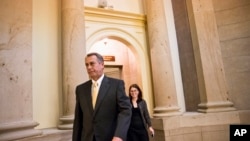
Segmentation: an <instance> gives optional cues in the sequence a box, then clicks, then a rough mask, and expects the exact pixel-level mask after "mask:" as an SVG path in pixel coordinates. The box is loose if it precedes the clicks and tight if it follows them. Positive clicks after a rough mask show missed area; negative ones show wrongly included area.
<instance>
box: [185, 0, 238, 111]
mask: <svg viewBox="0 0 250 141" xmlns="http://www.w3.org/2000/svg"><path fill="white" fill-rule="evenodd" d="M187 7H188V15H189V20H190V26H191V34H192V41H193V47H194V54H195V62H196V67H197V74H198V83H199V91H200V98H201V103H200V104H199V105H198V107H199V109H198V111H199V112H221V111H231V110H235V108H234V107H233V103H232V102H230V100H229V96H228V88H227V84H226V80H225V72H224V66H223V62H222V56H221V48H220V42H219V35H218V29H217V24H216V19H215V13H214V9H213V1H212V0H187Z"/></svg>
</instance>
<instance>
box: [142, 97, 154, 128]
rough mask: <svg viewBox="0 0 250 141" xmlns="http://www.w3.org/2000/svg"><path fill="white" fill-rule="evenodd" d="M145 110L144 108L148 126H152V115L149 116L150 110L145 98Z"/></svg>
mask: <svg viewBox="0 0 250 141" xmlns="http://www.w3.org/2000/svg"><path fill="white" fill-rule="evenodd" d="M143 110H144V118H145V120H146V123H147V125H148V127H150V126H152V124H151V120H150V116H149V112H148V106H147V103H146V101H144V100H143Z"/></svg>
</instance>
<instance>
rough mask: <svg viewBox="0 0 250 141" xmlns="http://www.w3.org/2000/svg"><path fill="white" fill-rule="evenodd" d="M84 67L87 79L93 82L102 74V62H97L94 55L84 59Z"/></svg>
mask: <svg viewBox="0 0 250 141" xmlns="http://www.w3.org/2000/svg"><path fill="white" fill-rule="evenodd" d="M85 66H86V69H87V72H88V74H89V77H90V78H91V79H93V80H97V79H98V78H100V77H101V75H102V74H103V69H104V64H103V63H102V62H98V59H97V57H96V56H95V55H92V56H89V57H86V58H85Z"/></svg>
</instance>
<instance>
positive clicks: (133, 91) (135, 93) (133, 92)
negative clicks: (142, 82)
mask: <svg viewBox="0 0 250 141" xmlns="http://www.w3.org/2000/svg"><path fill="white" fill-rule="evenodd" d="M129 93H130V96H131V97H132V98H138V94H139V91H138V89H136V88H134V87H132V88H131V89H130V91H129Z"/></svg>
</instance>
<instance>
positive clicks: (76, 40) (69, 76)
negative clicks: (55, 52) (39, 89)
mask: <svg viewBox="0 0 250 141" xmlns="http://www.w3.org/2000/svg"><path fill="white" fill-rule="evenodd" d="M85 45H86V44H85V25H84V8H83V1H82V0H62V48H63V49H62V50H63V52H62V53H63V55H62V57H63V59H62V60H63V116H62V117H61V118H60V120H61V122H62V124H61V125H59V126H58V128H59V129H72V127H73V126H72V125H73V120H74V108H75V88H76V86H77V85H78V84H80V83H83V81H86V80H87V79H88V76H87V72H86V70H85V67H84V66H85V63H84V57H85V55H86V47H85Z"/></svg>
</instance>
